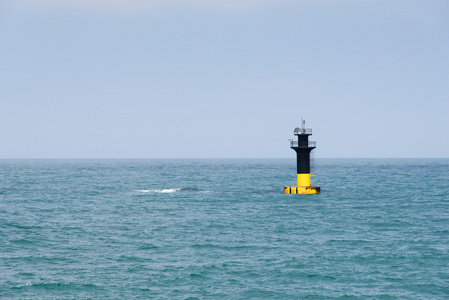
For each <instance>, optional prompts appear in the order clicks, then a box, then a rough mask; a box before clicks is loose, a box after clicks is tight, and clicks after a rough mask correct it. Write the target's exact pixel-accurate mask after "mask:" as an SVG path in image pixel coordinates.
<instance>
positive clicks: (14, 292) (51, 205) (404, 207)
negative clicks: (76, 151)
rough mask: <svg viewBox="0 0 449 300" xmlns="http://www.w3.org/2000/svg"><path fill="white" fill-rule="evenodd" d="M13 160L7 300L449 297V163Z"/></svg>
mask: <svg viewBox="0 0 449 300" xmlns="http://www.w3.org/2000/svg"><path fill="white" fill-rule="evenodd" d="M295 167H296V165H295V161H294V159H253V160H237V159H236V160H225V159H221V160H220V159H219V160H211V159H205V160H1V161H0V298H1V299H24V298H26V299H55V298H57V299H86V298H94V299H98V298H102V299H334V298H341V299H448V298H449V159H317V160H316V176H315V183H316V184H317V185H319V186H321V191H322V193H321V194H319V195H285V194H283V187H284V186H285V185H290V184H291V182H292V181H294V180H295V178H296V172H295Z"/></svg>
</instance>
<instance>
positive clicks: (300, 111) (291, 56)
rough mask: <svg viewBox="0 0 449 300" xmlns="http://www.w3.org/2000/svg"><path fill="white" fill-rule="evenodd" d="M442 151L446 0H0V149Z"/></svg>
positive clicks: (448, 96)
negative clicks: (304, 134)
mask: <svg viewBox="0 0 449 300" xmlns="http://www.w3.org/2000/svg"><path fill="white" fill-rule="evenodd" d="M301 118H304V119H305V120H306V127H308V128H312V130H313V135H312V136H311V137H310V139H311V140H314V141H316V142H317V149H316V150H315V152H316V157H317V158H409V157H410V158H414V157H418V158H419V157H426V158H427V157H429V158H432V157H449V134H448V130H449V2H448V1H447V0H441V1H440V0H395V1H391V0H372V1H371V0H341V1H335V0H313V1H312V0H239V1H237V0H216V1H213V0H89V1H88V0H84V1H81V0H65V1H63V0H58V1H57V0H1V1H0V138H1V147H0V158H2V159H9V158H19V159H20V158H294V157H295V152H294V151H293V150H291V149H290V148H289V142H288V140H289V139H292V138H294V135H293V130H294V128H295V127H299V126H300V122H301Z"/></svg>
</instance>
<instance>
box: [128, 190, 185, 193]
mask: <svg viewBox="0 0 449 300" xmlns="http://www.w3.org/2000/svg"><path fill="white" fill-rule="evenodd" d="M179 191H181V189H161V190H137V191H136V192H138V193H163V194H170V193H177V192H179Z"/></svg>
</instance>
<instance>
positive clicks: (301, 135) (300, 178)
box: [284, 120, 320, 194]
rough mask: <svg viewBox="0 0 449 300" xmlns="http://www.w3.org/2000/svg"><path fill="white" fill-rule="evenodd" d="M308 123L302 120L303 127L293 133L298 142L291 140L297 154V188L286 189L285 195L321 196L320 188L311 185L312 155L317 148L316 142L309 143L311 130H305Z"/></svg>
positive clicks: (288, 187) (291, 146)
mask: <svg viewBox="0 0 449 300" xmlns="http://www.w3.org/2000/svg"><path fill="white" fill-rule="evenodd" d="M305 127H306V121H305V120H301V127H299V128H295V131H294V132H293V133H294V134H295V135H296V136H297V137H298V140H297V141H294V140H290V148H292V149H293V150H295V152H296V171H297V172H296V173H297V175H296V179H297V181H296V182H297V183H296V186H287V187H284V193H285V194H319V193H320V187H319V186H311V185H310V153H311V152H312V150H313V149H315V148H316V142H313V141H309V135H312V129H311V128H305Z"/></svg>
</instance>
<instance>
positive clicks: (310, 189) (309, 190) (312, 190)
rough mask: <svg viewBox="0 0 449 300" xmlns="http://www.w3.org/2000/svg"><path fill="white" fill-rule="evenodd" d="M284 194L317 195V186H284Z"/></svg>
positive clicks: (318, 188)
mask: <svg viewBox="0 0 449 300" xmlns="http://www.w3.org/2000/svg"><path fill="white" fill-rule="evenodd" d="M284 193H285V194H303V195H304V194H319V193H320V187H319V186H286V187H284Z"/></svg>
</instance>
